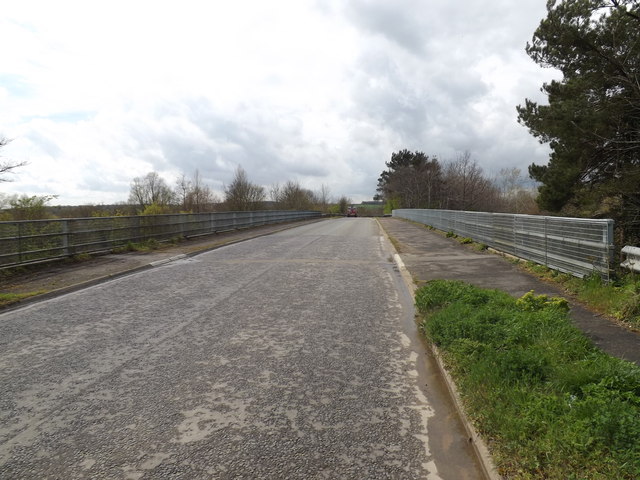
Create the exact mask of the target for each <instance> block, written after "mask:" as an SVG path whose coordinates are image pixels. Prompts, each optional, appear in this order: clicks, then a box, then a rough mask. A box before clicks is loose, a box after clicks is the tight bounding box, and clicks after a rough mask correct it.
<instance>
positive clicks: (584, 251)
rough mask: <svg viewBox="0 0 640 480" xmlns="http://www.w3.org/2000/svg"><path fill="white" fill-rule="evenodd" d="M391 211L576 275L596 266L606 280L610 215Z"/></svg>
mask: <svg viewBox="0 0 640 480" xmlns="http://www.w3.org/2000/svg"><path fill="white" fill-rule="evenodd" d="M393 216H394V217H399V218H405V219H407V220H412V221H414V222H418V223H422V224H425V225H431V226H432V227H434V228H437V229H438V230H442V231H445V232H453V233H455V234H456V235H459V236H462V237H469V238H471V239H472V240H474V241H475V242H479V243H484V244H486V245H488V246H490V247H492V248H495V249H496V250H499V251H501V252H504V253H508V254H510V255H513V256H515V257H518V258H523V259H526V260H531V261H533V262H535V263H539V264H541V265H546V266H548V267H550V268H553V269H555V270H559V271H562V272H567V273H570V274H572V275H575V276H576V277H584V276H585V275H590V274H592V273H594V272H598V273H599V274H600V275H601V276H602V277H603V278H604V279H605V280H609V275H610V270H611V266H612V264H613V253H614V244H613V220H594V219H584V218H567V217H545V216H538V215H513V214H506V213H487V212H461V211H453V210H418V209H399V210H394V211H393Z"/></svg>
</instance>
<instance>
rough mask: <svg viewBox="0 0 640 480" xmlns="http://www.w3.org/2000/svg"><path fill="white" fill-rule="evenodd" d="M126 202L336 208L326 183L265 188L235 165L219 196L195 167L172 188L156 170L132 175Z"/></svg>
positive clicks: (149, 210)
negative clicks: (317, 186) (316, 186)
mask: <svg viewBox="0 0 640 480" xmlns="http://www.w3.org/2000/svg"><path fill="white" fill-rule="evenodd" d="M349 202H350V201H349V199H348V198H346V197H344V196H343V197H342V198H340V199H339V200H338V202H337V205H342V204H345V205H346V204H348V203H349ZM129 203H130V204H132V205H135V206H136V207H137V210H138V213H140V214H160V213H170V212H176V211H180V212H191V213H200V212H206V211H214V210H225V211H251V210H263V209H265V208H271V209H278V210H320V211H324V212H328V211H329V210H330V209H331V207H334V209H335V205H333V203H334V202H332V200H331V198H330V191H329V188H328V187H327V186H326V185H322V186H321V188H320V190H319V191H317V192H316V191H313V190H310V189H307V188H304V187H302V186H301V185H300V183H299V182H297V181H293V180H288V181H286V182H285V183H284V184H282V185H281V184H279V183H274V184H273V185H271V186H270V187H269V188H268V189H267V188H265V187H263V186H262V185H258V184H256V183H253V182H252V181H251V180H250V179H249V177H248V175H247V172H246V171H245V170H244V169H243V168H242V167H238V168H237V169H236V171H235V175H234V177H233V180H232V181H231V182H230V183H229V184H228V185H225V186H224V197H223V198H220V197H218V196H217V195H216V194H215V193H214V192H213V190H212V189H211V188H210V187H209V186H208V185H206V184H205V183H204V182H203V181H202V178H201V176H200V174H199V172H198V171H197V170H196V172H195V174H194V176H193V177H192V178H187V177H186V175H184V174H183V175H181V176H180V177H179V178H178V179H177V180H176V186H175V187H174V188H171V187H170V186H169V185H168V184H167V182H166V181H165V180H164V179H163V178H162V177H161V176H160V175H159V174H158V173H157V172H149V173H148V174H146V175H145V176H143V177H136V178H134V179H133V181H132V182H131V190H130V193H129ZM345 208H346V207H345ZM336 213H338V212H336Z"/></svg>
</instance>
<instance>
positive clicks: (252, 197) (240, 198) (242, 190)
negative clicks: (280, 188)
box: [224, 167, 266, 211]
mask: <svg viewBox="0 0 640 480" xmlns="http://www.w3.org/2000/svg"><path fill="white" fill-rule="evenodd" d="M224 195H225V199H224V201H225V203H226V206H227V208H228V209H229V210H237V211H249V210H259V209H261V208H263V202H264V200H265V199H266V194H265V191H264V187H262V186H260V185H255V184H253V183H251V182H250V181H249V178H248V177H247V173H246V172H245V171H244V170H243V168H242V167H238V168H237V169H236V173H235V176H234V178H233V181H232V182H231V184H229V186H225V189H224Z"/></svg>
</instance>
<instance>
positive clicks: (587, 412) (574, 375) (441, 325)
mask: <svg viewBox="0 0 640 480" xmlns="http://www.w3.org/2000/svg"><path fill="white" fill-rule="evenodd" d="M416 306H417V308H418V311H419V312H421V314H422V315H423V316H424V321H423V322H422V324H421V328H422V329H423V331H424V332H425V334H426V335H427V336H428V338H429V339H430V340H431V341H432V342H434V343H435V344H436V345H438V346H439V347H440V349H441V351H442V353H443V356H444V358H445V361H446V363H447V365H448V367H449V369H450V371H451V373H452V375H453V376H454V378H455V381H456V384H457V385H458V387H459V390H460V392H461V396H462V398H463V401H464V403H465V407H466V409H467V411H468V414H469V416H470V417H471V418H472V419H473V420H474V423H475V424H476V426H477V428H478V430H479V431H480V432H481V433H482V434H483V435H484V436H485V437H486V438H487V439H488V440H489V443H490V445H491V448H492V453H493V455H494V459H495V461H496V464H497V466H498V469H499V471H500V474H501V475H503V476H505V477H507V478H523V479H524V478H526V479H543V478H544V479H547V478H548V479H569V478H572V479H604V478H620V479H631V478H639V477H640V442H638V438H640V368H639V367H637V366H636V365H634V364H631V363H629V362H625V361H623V360H620V359H617V358H613V357H610V356H607V355H605V354H604V353H603V352H602V351H600V350H598V349H596V348H595V347H593V345H592V344H591V343H590V341H589V340H588V339H587V338H586V337H585V336H584V335H583V334H582V333H581V332H580V331H579V330H577V329H576V328H575V327H574V326H573V325H572V324H571V321H570V319H569V317H568V313H567V310H568V308H567V304H566V301H564V300H562V299H555V298H550V297H547V296H545V295H535V294H534V293H533V292H529V293H528V294H526V295H524V296H523V297H521V298H520V299H514V298H512V297H510V296H509V295H508V294H506V293H504V292H501V291H497V290H483V289H479V288H476V287H473V286H471V285H468V284H465V283H463V282H452V281H440V280H438V281H432V282H429V283H428V284H427V285H425V286H424V287H422V288H420V289H419V290H418V291H417V294H416Z"/></svg>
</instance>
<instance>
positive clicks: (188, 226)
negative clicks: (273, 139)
mask: <svg viewBox="0 0 640 480" xmlns="http://www.w3.org/2000/svg"><path fill="white" fill-rule="evenodd" d="M320 215H321V214H320V212H314V211H282V210H265V211H256V212H212V213H193V214H173V215H147V216H128V217H96V218H68V219H58V220H33V221H15V222H0V268H7V267H14V266H17V265H25V264H30V263H40V262H45V261H50V260H56V259H60V258H64V257H71V256H74V255H78V254H82V253H100V252H105V251H111V250H112V249H114V248H117V247H120V246H123V245H126V244H127V243H129V242H134V243H138V242H142V241H145V240H151V239H155V240H159V241H162V240H169V239H172V238H189V237H196V236H198V235H208V234H212V233H216V232H223V231H227V230H235V229H239V228H247V227H256V226H260V225H266V224H273V223H281V222H290V221H295V220H302V219H306V218H315V217H320Z"/></svg>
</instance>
